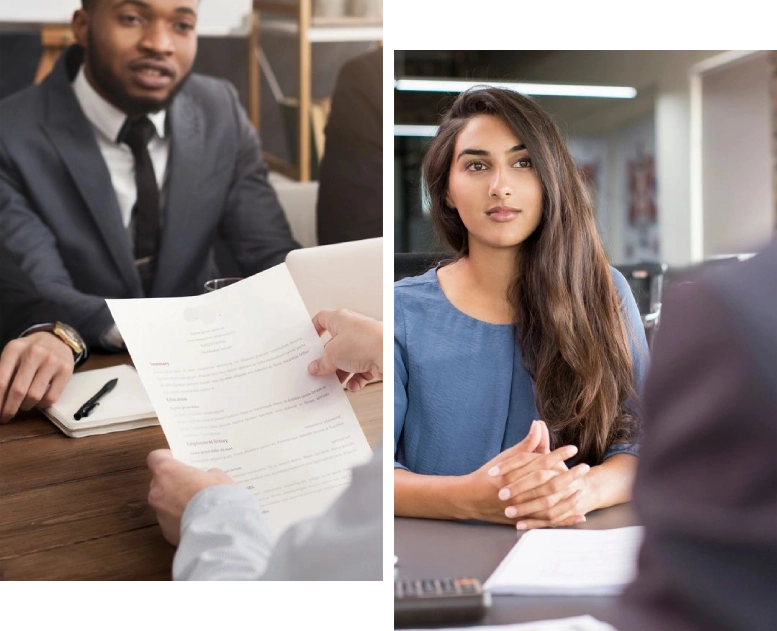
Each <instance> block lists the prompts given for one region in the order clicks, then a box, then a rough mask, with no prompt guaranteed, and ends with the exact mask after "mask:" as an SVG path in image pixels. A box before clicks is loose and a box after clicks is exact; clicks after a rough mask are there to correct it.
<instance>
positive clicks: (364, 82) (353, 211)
mask: <svg viewBox="0 0 777 631" xmlns="http://www.w3.org/2000/svg"><path fill="white" fill-rule="evenodd" d="M318 181H319V184H318V186H319V188H318V200H317V204H316V224H317V233H318V242H319V243H320V244H321V245H326V244H329V243H340V242H342V241H356V240H358V239H370V238H372V237H380V236H383V49H382V48H379V49H377V50H374V51H370V52H368V53H366V54H364V55H361V56H359V57H356V58H354V59H351V60H350V61H349V62H347V63H346V64H345V65H344V66H343V67H342V69H341V70H340V74H339V75H338V77H337V83H336V85H335V89H334V93H333V94H332V108H331V111H330V113H329V119H328V121H327V126H326V145H325V149H324V157H323V158H322V160H321V168H320V173H319V177H318Z"/></svg>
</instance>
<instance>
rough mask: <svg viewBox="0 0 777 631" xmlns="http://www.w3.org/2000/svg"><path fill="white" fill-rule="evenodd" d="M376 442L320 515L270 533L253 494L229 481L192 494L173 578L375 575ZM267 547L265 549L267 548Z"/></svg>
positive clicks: (379, 509) (378, 566) (378, 550)
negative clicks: (373, 450) (365, 461)
mask: <svg viewBox="0 0 777 631" xmlns="http://www.w3.org/2000/svg"><path fill="white" fill-rule="evenodd" d="M382 462H383V457H382V448H381V447H378V449H377V451H376V453H375V455H374V456H373V458H372V459H371V460H370V462H369V463H368V464H366V465H363V466H360V467H356V468H355V469H354V471H353V479H352V481H351V485H350V486H349V487H348V489H346V491H345V492H344V493H343V494H342V495H341V496H340V497H339V498H338V499H337V500H336V501H335V503H334V504H333V505H332V507H331V508H330V509H329V510H328V511H327V512H326V513H324V514H323V515H322V516H321V517H318V518H315V519H309V520H306V521H303V522H300V523H299V524H296V525H295V526H292V527H291V528H289V529H288V530H287V531H286V532H285V533H284V534H283V536H282V537H281V538H280V540H279V541H278V543H277V545H276V546H275V549H274V550H272V539H271V537H270V534H269V530H268V529H267V525H266V523H265V521H264V520H263V519H262V516H261V510H260V507H259V505H258V504H257V502H256V500H255V499H254V497H253V496H252V495H251V494H250V493H249V492H248V491H246V490H245V489H242V488H240V487H236V486H214V487H210V488H208V489H204V490H203V491H200V492H199V493H198V494H197V495H195V496H194V498H193V499H192V501H191V502H189V505H188V506H187V507H186V510H185V511H184V514H183V519H182V521H181V543H180V545H179V546H178V552H177V553H176V555H175V560H174V561H173V578H174V579H175V580H252V579H262V580H381V578H382V576H383V569H382V567H383V563H382V556H383V483H382ZM271 552H272V556H270V553H271Z"/></svg>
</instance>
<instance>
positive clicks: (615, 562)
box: [484, 526, 643, 595]
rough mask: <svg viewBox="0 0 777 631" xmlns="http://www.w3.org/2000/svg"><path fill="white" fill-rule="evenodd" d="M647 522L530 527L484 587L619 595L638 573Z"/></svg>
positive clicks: (521, 591)
mask: <svg viewBox="0 0 777 631" xmlns="http://www.w3.org/2000/svg"><path fill="white" fill-rule="evenodd" d="M642 538H643V529H642V526H630V527H627V528H614V529H611V530H571V529H557V530H531V531H529V532H527V533H526V534H524V535H523V536H522V537H521V538H520V539H519V540H518V543H516V544H515V546H513V549H512V550H510V552H509V553H508V554H507V556H506V557H505V558H504V560H503V561H502V562H501V563H500V564H499V567H497V568H496V570H495V571H494V573H493V574H492V575H491V577H490V578H489V579H488V580H487V581H486V583H485V585H484V587H485V588H486V589H488V590H490V591H491V593H492V594H522V595H538V594H561V595H589V594H594V595H598V594H619V593H620V592H622V591H623V589H624V588H625V587H626V585H628V584H629V583H630V582H631V580H632V579H633V578H634V575H635V574H636V569H637V555H638V554H639V547H640V545H641V543H642Z"/></svg>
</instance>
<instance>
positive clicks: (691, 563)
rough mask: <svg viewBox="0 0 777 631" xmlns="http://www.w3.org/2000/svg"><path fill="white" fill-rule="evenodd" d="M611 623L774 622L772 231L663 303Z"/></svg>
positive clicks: (657, 626) (776, 299)
mask: <svg viewBox="0 0 777 631" xmlns="http://www.w3.org/2000/svg"><path fill="white" fill-rule="evenodd" d="M644 402H645V416H644V441H643V443H642V451H641V457H640V463H639V467H638V469H637V476H636V482H635V487H634V503H635V507H636V510H637V512H638V514H639V517H640V519H641V521H642V523H643V524H644V526H645V541H644V543H643V546H642V550H641V552H640V557H639V570H638V575H637V578H636V580H635V581H634V583H633V584H632V585H631V586H630V588H629V589H627V591H626V593H625V595H624V600H623V605H624V611H623V612H622V614H623V619H622V620H620V621H619V623H618V625H617V626H618V629H620V630H621V631H653V630H660V631H691V630H693V631H696V630H698V631H773V630H774V629H777V459H775V453H776V452H777V242H774V243H772V244H771V245H770V246H769V247H767V248H766V249H765V250H763V251H762V252H761V253H760V254H759V255H757V256H755V257H754V258H752V259H750V260H748V261H745V262H742V263H736V264H733V265H731V266H729V267H727V268H724V269H718V270H714V271H711V273H708V274H706V275H702V276H701V278H699V279H697V280H696V281H695V282H691V283H683V284H682V285H680V286H678V287H677V288H676V290H675V292H674V293H672V294H670V296H669V300H668V301H666V302H665V304H664V308H663V312H662V316H661V330H660V332H659V333H658V335H657V338H656V345H655V347H654V352H653V356H652V368H651V370H650V373H649V375H648V378H647V382H646V389H645V395H644Z"/></svg>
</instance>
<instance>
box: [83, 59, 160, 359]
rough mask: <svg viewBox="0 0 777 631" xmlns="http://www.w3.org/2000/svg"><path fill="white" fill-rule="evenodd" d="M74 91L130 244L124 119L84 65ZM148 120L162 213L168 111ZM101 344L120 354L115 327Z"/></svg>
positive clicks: (130, 175)
mask: <svg viewBox="0 0 777 631" xmlns="http://www.w3.org/2000/svg"><path fill="white" fill-rule="evenodd" d="M73 91H74V92H75V95H76V99H77V100H78V103H79V105H80V106H81V110H82V111H83V112H84V116H86V119H87V120H88V121H89V122H90V123H91V125H92V129H94V133H95V136H96V137H97V145H98V146H99V147H100V153H102V156H103V159H104V160H105V164H106V165H107V166H108V172H109V173H110V174H111V184H113V190H114V191H115V193H116V200H117V201H118V202H119V210H120V211H121V221H122V223H123V224H124V227H125V228H126V229H127V230H128V231H129V232H130V240H132V238H133V237H132V233H133V230H132V228H131V226H130V222H131V221H132V207H133V206H134V205H135V201H136V200H137V197H138V191H137V186H136V185H135V159H134V158H133V157H132V151H131V150H130V148H129V146H128V145H127V144H125V143H119V142H117V139H118V137H119V132H120V131H121V128H122V127H123V126H124V123H125V121H126V120H127V115H126V114H125V113H124V112H122V111H121V110H120V109H118V108H116V107H114V106H113V105H111V104H110V103H109V102H108V101H106V100H105V99H104V98H103V97H102V96H100V95H99V94H98V93H97V91H96V90H95V89H94V88H93V87H92V85H91V84H90V83H89V80H88V79H87V78H86V73H85V72H84V66H83V65H82V66H81V68H80V69H79V71H78V74H77V75H76V78H75V79H74V81H73ZM148 118H149V119H150V120H151V122H152V123H153V124H154V127H155V128H156V134H155V135H154V136H152V137H151V140H150V141H149V143H148V152H149V155H150V156H151V162H152V163H153V165H154V175H156V181H157V184H158V186H159V203H160V211H161V209H162V208H164V200H165V185H166V182H167V174H168V158H169V155H170V139H169V137H168V136H167V135H166V130H165V124H166V121H167V110H162V111H160V112H156V113H154V114H149V115H148ZM100 341H101V343H102V344H103V346H105V347H106V348H109V349H114V350H120V349H121V348H123V347H124V340H123V339H122V337H121V333H119V329H118V327H117V326H116V325H115V324H114V325H113V326H112V327H111V328H110V329H109V330H108V331H106V332H105V333H104V334H103V336H102V338H101V340H100Z"/></svg>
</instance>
